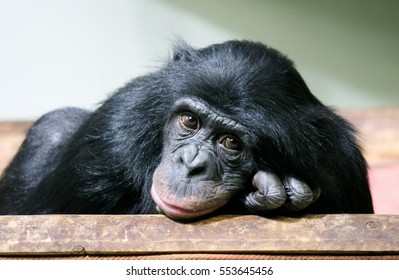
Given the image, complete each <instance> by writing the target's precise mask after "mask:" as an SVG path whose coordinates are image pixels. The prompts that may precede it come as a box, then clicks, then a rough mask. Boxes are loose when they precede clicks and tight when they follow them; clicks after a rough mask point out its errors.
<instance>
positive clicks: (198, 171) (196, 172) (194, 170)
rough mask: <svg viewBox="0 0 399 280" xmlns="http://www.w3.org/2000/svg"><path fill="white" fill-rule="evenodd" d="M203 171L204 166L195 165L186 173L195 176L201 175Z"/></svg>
mask: <svg viewBox="0 0 399 280" xmlns="http://www.w3.org/2000/svg"><path fill="white" fill-rule="evenodd" d="M204 172H205V167H204V166H197V167H195V168H191V169H189V171H188V175H189V176H190V177H192V176H197V175H201V174H203V173H204Z"/></svg>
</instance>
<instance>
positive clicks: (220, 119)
mask: <svg viewBox="0 0 399 280" xmlns="http://www.w3.org/2000/svg"><path fill="white" fill-rule="evenodd" d="M172 111H173V112H175V113H178V112H183V111H190V112H193V113H194V114H196V115H197V116H198V117H200V118H201V120H203V121H205V122H207V123H212V125H213V126H215V127H220V128H225V129H229V130H233V131H235V132H236V133H237V134H239V135H238V136H240V135H243V134H246V128H245V126H244V125H242V124H241V123H240V122H239V121H237V120H235V119H234V117H232V116H231V115H229V114H227V113H226V112H223V111H222V110H220V109H217V108H214V107H212V106H211V105H210V104H208V103H207V102H205V101H203V100H201V99H200V98H193V97H190V98H188V97H183V98H180V99H178V100H177V101H176V102H175V104H174V106H173V109H172Z"/></svg>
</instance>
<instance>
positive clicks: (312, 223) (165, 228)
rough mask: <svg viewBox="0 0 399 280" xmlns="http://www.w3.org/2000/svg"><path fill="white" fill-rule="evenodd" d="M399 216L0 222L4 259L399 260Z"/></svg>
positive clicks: (150, 217)
mask: <svg viewBox="0 0 399 280" xmlns="http://www.w3.org/2000/svg"><path fill="white" fill-rule="evenodd" d="M398 236H399V216H394V215H392V216H391V215H324V216H323V215H312V216H306V217H297V218H288V217H274V218H270V217H269V218H265V217H258V216H252V215H251V216H218V217H213V218H210V219H205V220H201V221H198V222H194V223H187V224H184V223H178V222H175V221H172V220H170V219H168V218H166V217H164V216H162V215H123V216H121V215H118V216H114V215H84V216H76V215H74V216H71V215H46V216H44V215H43V216H3V217H0V258H3V259H4V258H7V257H11V256H12V257H13V258H15V257H25V258H26V257H31V258H32V257H36V258H38V257H44V256H46V257H53V258H57V257H58V258H66V257H75V258H76V257H81V258H82V257H84V258H109V257H119V258H123V257H124V258H147V259H148V258H154V259H159V258H161V259H162V258H165V256H166V257H167V258H195V256H197V258H204V256H206V257H207V258H214V259H217V258H225V259H226V258H229V257H230V258H253V259H261V258H287V256H291V257H290V258H295V257H300V258H302V259H307V258H315V257H317V258H331V257H333V258H339V257H340V258H349V257H352V258H389V259H399V238H398Z"/></svg>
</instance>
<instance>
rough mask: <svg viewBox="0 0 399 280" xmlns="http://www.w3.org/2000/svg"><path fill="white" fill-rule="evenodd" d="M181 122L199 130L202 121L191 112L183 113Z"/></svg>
mask: <svg viewBox="0 0 399 280" xmlns="http://www.w3.org/2000/svg"><path fill="white" fill-rule="evenodd" d="M179 118H180V123H181V124H182V125H183V126H184V127H185V128H186V129H189V130H198V129H199V128H200V121H199V119H198V117H197V116H196V115H194V114H193V113H191V112H184V113H181V114H180V116H179Z"/></svg>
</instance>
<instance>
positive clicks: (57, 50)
mask: <svg viewBox="0 0 399 280" xmlns="http://www.w3.org/2000/svg"><path fill="white" fill-rule="evenodd" d="M177 37H181V38H183V39H185V40H186V41H187V42H189V43H190V44H192V45H193V46H195V47H203V46H206V45H208V44H212V43H218V42H222V41H225V40H229V39H250V40H255V41H261V42H263V43H266V44H268V45H270V46H272V47H275V48H277V49H279V50H280V51H281V52H283V53H284V54H286V55H288V56H289V57H290V58H291V59H292V60H294V62H295V64H296V65H297V68H298V70H299V71H300V73H301V74H302V76H303V77H304V79H305V81H306V82H307V84H308V86H309V87H310V89H311V91H312V92H313V93H314V94H315V95H316V96H317V97H318V98H319V99H321V100H322V101H323V102H324V103H325V104H327V105H330V106H334V107H338V108H375V107H391V106H399V92H398V88H399V1H395V0H380V1H372V0H362V1H360V0H356V1H355V0H347V1H344V0H338V1H328V0H319V1H316V0H295V1H294V0H291V1H284V0H282V1H277V0H274V1H266V0H264V1H262V0H202V1H197V0H112V1H111V0H69V1H68V0H58V1H52V0H0V120H11V119H12V120H15V119H32V118H37V117H38V116H40V115H41V114H43V113H45V112H47V111H49V110H52V109H55V108H58V107H63V106H80V107H85V108H92V109H93V108H95V107H96V106H97V105H98V103H99V102H100V101H101V100H103V99H104V98H106V97H107V96H108V95H109V94H110V93H112V92H113V91H114V90H115V89H117V88H118V87H120V86H122V85H123V84H124V83H126V82H127V81H128V80H130V79H131V78H134V77H136V76H138V75H143V74H145V73H148V72H150V71H154V70H156V69H157V67H159V66H161V65H162V64H163V63H164V62H165V60H166V59H167V58H168V57H170V55H171V45H172V43H173V40H174V39H176V38H177Z"/></svg>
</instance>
